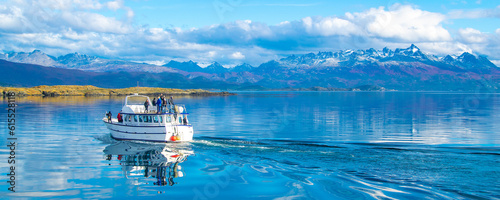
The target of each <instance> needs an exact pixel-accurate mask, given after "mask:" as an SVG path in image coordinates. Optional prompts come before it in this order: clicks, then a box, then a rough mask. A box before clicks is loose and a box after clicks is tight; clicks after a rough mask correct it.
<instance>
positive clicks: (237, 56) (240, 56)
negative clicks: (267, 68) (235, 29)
mask: <svg viewBox="0 0 500 200" xmlns="http://www.w3.org/2000/svg"><path fill="white" fill-rule="evenodd" d="M230 57H231V58H232V59H236V60H242V59H245V55H243V54H242V53H241V52H239V51H237V52H234V53H233V54H231V56H230Z"/></svg>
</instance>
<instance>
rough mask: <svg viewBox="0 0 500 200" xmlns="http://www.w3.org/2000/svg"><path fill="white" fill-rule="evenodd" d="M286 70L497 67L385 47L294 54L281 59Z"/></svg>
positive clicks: (466, 57) (472, 58)
mask: <svg viewBox="0 0 500 200" xmlns="http://www.w3.org/2000/svg"><path fill="white" fill-rule="evenodd" d="M278 62H279V64H280V65H282V66H285V67H292V68H293V67H352V66H355V65H359V64H370V63H384V62H393V63H394V62H423V63H428V64H429V63H436V62H437V63H445V64H453V65H457V66H459V67H468V68H471V67H472V68H474V67H476V68H484V67H486V68H490V67H494V66H495V65H494V64H493V63H491V62H490V61H489V60H488V59H487V58H485V57H483V56H476V55H473V54H470V53H467V52H464V53H463V54H462V55H460V56H450V55H447V56H444V57H441V58H438V57H437V56H434V55H431V54H427V53H424V52H422V51H421V50H420V49H419V48H418V47H417V46H415V45H414V44H412V45H411V46H410V47H408V48H405V49H402V48H397V49H395V50H394V51H393V50H391V49H389V48H387V47H386V48H384V49H382V50H381V51H379V50H375V49H373V48H371V49H367V50H344V51H338V52H319V53H317V54H314V53H309V54H304V55H300V56H296V55H292V56H289V57H286V58H282V59H280V60H278Z"/></svg>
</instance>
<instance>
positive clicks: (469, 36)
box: [458, 28, 488, 43]
mask: <svg viewBox="0 0 500 200" xmlns="http://www.w3.org/2000/svg"><path fill="white" fill-rule="evenodd" d="M458 35H459V36H460V37H461V38H462V39H463V40H464V41H465V42H467V43H483V42H486V41H487V39H488V38H487V36H486V35H485V34H483V33H481V31H479V30H476V29H473V28H465V29H459V30H458Z"/></svg>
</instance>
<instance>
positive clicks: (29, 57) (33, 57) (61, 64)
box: [0, 50, 176, 73]
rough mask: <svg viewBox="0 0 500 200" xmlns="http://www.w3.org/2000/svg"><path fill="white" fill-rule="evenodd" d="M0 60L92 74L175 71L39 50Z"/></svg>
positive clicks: (82, 55)
mask: <svg viewBox="0 0 500 200" xmlns="http://www.w3.org/2000/svg"><path fill="white" fill-rule="evenodd" d="M0 59H3V60H6V61H9V62H16V63H25V64H35V65H41V66H45V67H58V68H67V69H80V70H84V71H93V72H112V71H141V72H153V73H160V72H176V70H174V69H171V68H168V67H161V66H156V65H149V64H146V63H135V62H130V61H123V60H112V59H103V58H99V57H95V56H88V55H84V54H79V53H70V54H66V55H63V56H59V57H57V58H56V57H54V56H50V55H47V54H45V53H43V52H42V51H40V50H34V51H33V52H30V53H24V52H19V53H6V54H0Z"/></svg>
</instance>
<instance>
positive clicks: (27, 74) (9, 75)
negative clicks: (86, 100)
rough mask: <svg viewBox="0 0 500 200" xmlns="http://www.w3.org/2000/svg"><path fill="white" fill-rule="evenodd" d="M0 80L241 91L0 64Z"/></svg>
mask: <svg viewBox="0 0 500 200" xmlns="http://www.w3.org/2000/svg"><path fill="white" fill-rule="evenodd" d="M0 79H1V80H2V81H0V82H2V83H8V84H6V85H4V86H24V87H32V86H38V85H94V86H97V87H104V88H127V87H134V86H136V85H137V81H139V84H140V86H144V87H163V88H166V87H168V88H182V89H190V88H200V89H214V88H217V89H235V88H238V87H241V86H240V85H237V84H230V83H226V82H222V81H212V80H209V79H204V78H202V77H200V78H194V79H188V78H186V77H184V76H182V75H181V74H177V73H166V72H163V73H148V72H127V71H121V72H88V71H82V70H75V69H61V68H55V67H44V66H39V65H33V64H22V63H13V62H9V61H5V60H0Z"/></svg>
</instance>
